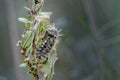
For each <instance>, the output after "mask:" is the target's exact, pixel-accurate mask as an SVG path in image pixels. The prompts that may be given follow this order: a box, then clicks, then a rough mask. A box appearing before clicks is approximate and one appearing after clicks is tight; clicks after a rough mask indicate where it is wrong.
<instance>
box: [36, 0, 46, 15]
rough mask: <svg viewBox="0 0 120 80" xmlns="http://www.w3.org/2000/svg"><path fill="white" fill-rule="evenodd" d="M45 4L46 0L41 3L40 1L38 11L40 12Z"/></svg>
mask: <svg viewBox="0 0 120 80" xmlns="http://www.w3.org/2000/svg"><path fill="white" fill-rule="evenodd" d="M43 5H44V0H41V3H39V4H38V6H37V7H36V9H35V10H36V11H37V13H39V12H40V11H41V9H42V7H43Z"/></svg>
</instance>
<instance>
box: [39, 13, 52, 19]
mask: <svg viewBox="0 0 120 80" xmlns="http://www.w3.org/2000/svg"><path fill="white" fill-rule="evenodd" d="M39 15H40V18H45V19H46V18H47V19H50V16H51V15H52V12H40V13H39Z"/></svg>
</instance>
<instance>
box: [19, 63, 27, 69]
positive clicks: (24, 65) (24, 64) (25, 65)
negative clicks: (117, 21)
mask: <svg viewBox="0 0 120 80" xmlns="http://www.w3.org/2000/svg"><path fill="white" fill-rule="evenodd" d="M19 67H22V68H25V67H27V63H22V64H21V65H20V66H19Z"/></svg>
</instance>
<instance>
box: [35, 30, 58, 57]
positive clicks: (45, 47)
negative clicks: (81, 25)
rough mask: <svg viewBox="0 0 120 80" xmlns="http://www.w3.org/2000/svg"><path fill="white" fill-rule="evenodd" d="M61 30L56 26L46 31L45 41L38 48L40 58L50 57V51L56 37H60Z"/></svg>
mask: <svg viewBox="0 0 120 80" xmlns="http://www.w3.org/2000/svg"><path fill="white" fill-rule="evenodd" d="M58 33H59V31H58V30H57V29H56V28H51V29H49V30H47V31H46V33H45V36H44V38H43V43H42V44H41V46H39V48H38V49H36V55H37V57H38V58H40V59H41V58H45V59H48V53H50V51H51V49H52V48H53V46H54V44H55V42H56V39H57V37H58Z"/></svg>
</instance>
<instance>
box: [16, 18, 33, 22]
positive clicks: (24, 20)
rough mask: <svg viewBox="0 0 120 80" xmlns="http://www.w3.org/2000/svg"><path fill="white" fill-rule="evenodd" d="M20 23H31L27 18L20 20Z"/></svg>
mask: <svg viewBox="0 0 120 80" xmlns="http://www.w3.org/2000/svg"><path fill="white" fill-rule="evenodd" d="M18 21H21V22H23V23H31V22H30V21H29V20H27V19H26V18H18Z"/></svg>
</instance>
